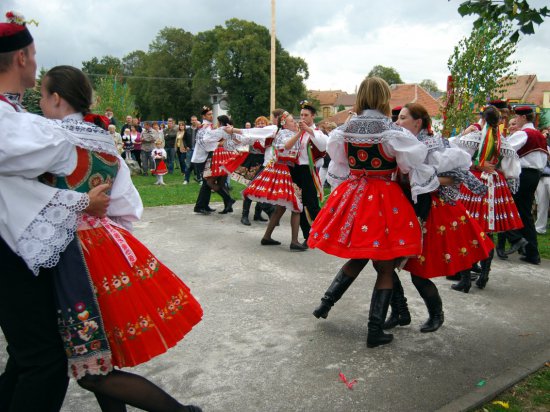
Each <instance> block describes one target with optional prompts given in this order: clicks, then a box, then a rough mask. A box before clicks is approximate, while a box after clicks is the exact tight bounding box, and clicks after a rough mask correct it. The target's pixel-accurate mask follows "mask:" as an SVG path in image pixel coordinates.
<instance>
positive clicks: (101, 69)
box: [82, 56, 122, 88]
mask: <svg viewBox="0 0 550 412" xmlns="http://www.w3.org/2000/svg"><path fill="white" fill-rule="evenodd" d="M82 71H83V72H84V73H86V74H87V75H88V77H89V78H90V81H91V82H92V85H93V86H94V88H95V87H96V86H97V83H98V81H99V79H101V78H102V77H103V75H115V74H120V73H122V62H121V61H120V59H119V58H117V57H114V56H103V57H102V58H101V60H99V59H98V58H97V57H94V58H92V59H91V60H88V61H84V62H82Z"/></svg>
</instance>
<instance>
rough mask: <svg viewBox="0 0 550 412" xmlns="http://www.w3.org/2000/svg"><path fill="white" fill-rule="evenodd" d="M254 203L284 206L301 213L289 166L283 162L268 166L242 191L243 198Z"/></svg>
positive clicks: (299, 199)
mask: <svg viewBox="0 0 550 412" xmlns="http://www.w3.org/2000/svg"><path fill="white" fill-rule="evenodd" d="M245 196H246V197H248V198H249V199H250V200H252V201H255V202H264V203H270V204H274V205H279V206H284V207H286V208H287V209H290V210H291V211H293V212H301V211H302V201H301V196H300V189H299V188H298V186H296V184H295V183H294V182H293V181H292V177H291V176H290V169H289V166H288V165H287V164H286V163H284V162H275V163H270V164H268V165H267V166H266V167H265V169H264V170H262V171H261V173H260V174H259V175H257V176H256V177H255V178H254V180H252V182H250V185H248V187H247V188H246V189H245V190H244V191H243V197H245Z"/></svg>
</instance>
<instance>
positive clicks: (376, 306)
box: [367, 289, 393, 348]
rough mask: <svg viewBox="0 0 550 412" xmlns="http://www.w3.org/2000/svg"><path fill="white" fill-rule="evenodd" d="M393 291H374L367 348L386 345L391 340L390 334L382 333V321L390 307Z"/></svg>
mask: <svg viewBox="0 0 550 412" xmlns="http://www.w3.org/2000/svg"><path fill="white" fill-rule="evenodd" d="M392 292H393V289H374V290H373V291H372V298H371V302H370V312H369V324H368V333H367V348H375V347H377V346H380V345H386V344H388V343H390V342H391V341H392V340H393V335H392V334H391V333H384V329H383V326H384V320H385V319H386V314H387V313H388V307H389V306H390V299H391V295H392Z"/></svg>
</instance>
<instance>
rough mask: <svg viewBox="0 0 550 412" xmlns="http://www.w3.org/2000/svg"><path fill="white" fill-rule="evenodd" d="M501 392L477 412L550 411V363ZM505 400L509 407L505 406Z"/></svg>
mask: <svg viewBox="0 0 550 412" xmlns="http://www.w3.org/2000/svg"><path fill="white" fill-rule="evenodd" d="M546 365H547V366H545V367H543V368H542V369H541V370H539V371H538V372H536V373H534V374H533V375H531V376H529V377H528V378H527V379H525V380H523V381H522V382H520V383H518V384H517V385H515V386H514V387H512V388H510V389H508V390H507V391H505V392H503V393H501V394H500V395H499V396H497V397H496V398H495V399H493V400H492V401H491V402H488V403H487V404H485V405H484V406H483V407H482V408H480V409H477V411H476V412H495V411H499V412H500V411H510V412H539V411H550V367H549V366H550V364H549V363H547V364H546ZM498 402H503V403H504V404H505V405H507V406H508V407H509V408H505V406H503V405H502V404H500V403H498Z"/></svg>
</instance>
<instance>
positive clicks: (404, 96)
mask: <svg viewBox="0 0 550 412" xmlns="http://www.w3.org/2000/svg"><path fill="white" fill-rule="evenodd" d="M390 88H391V100H390V107H397V106H404V105H406V104H407V103H420V104H421V105H422V106H424V107H425V108H426V110H427V111H428V114H429V115H430V117H431V118H432V119H433V120H434V121H435V122H436V123H437V122H438V120H437V119H439V118H440V116H441V108H442V107H443V105H442V102H441V101H440V100H438V99H436V98H435V97H433V96H432V95H431V94H430V93H429V92H428V91H426V90H425V89H424V88H423V87H422V86H420V85H418V84H392V85H391V86H390ZM348 96H351V95H348ZM342 101H343V100H342ZM354 103H355V98H354V102H353V103H352V104H351V105H350V106H349V107H348V106H346V105H344V106H345V107H346V109H345V110H342V111H340V112H337V113H335V114H334V115H332V116H330V117H328V118H327V119H325V120H328V121H331V122H335V123H336V124H338V125H341V124H343V123H344V122H345V121H346V119H347V117H348V114H349V110H350V109H351V108H352V107H353V104H354Z"/></svg>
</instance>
